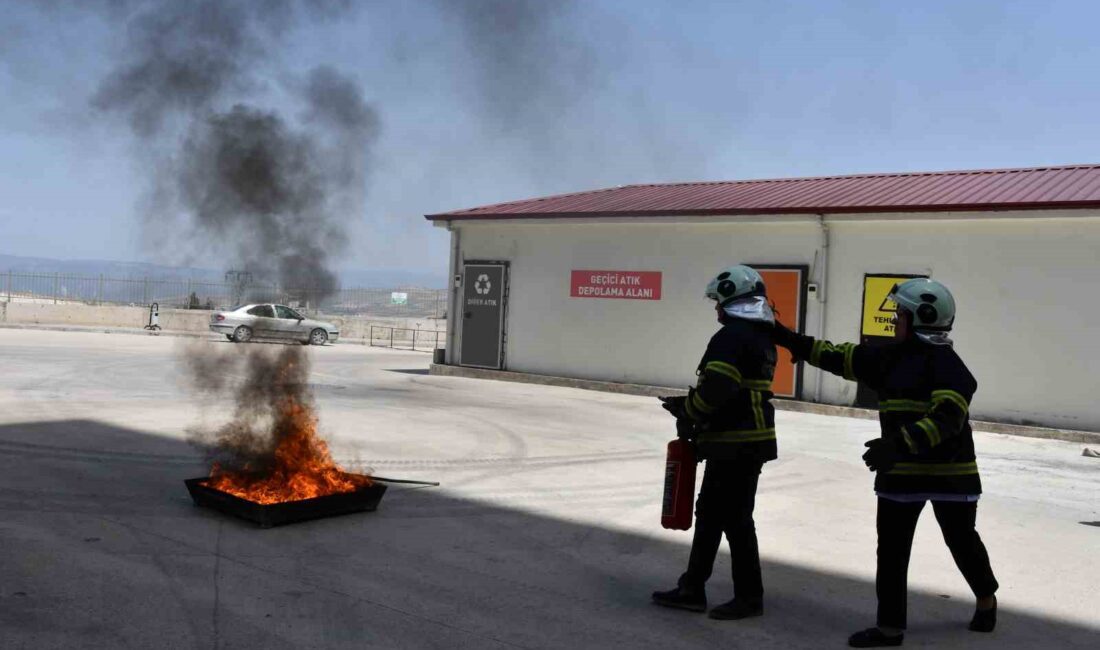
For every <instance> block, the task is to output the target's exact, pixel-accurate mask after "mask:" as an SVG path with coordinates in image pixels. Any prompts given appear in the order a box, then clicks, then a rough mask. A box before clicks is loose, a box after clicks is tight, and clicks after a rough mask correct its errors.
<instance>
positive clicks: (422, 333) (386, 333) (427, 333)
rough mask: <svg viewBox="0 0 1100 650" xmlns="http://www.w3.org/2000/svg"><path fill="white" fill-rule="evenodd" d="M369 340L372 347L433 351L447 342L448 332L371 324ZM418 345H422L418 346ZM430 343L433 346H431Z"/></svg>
mask: <svg viewBox="0 0 1100 650" xmlns="http://www.w3.org/2000/svg"><path fill="white" fill-rule="evenodd" d="M367 340H368V341H369V342H370V346H371V347H372V348H373V347H382V348H395V349H398V350H413V351H416V352H431V351H433V350H436V349H438V348H439V347H440V343H443V342H446V340H447V333H446V332H444V331H440V330H422V329H412V328H410V327H390V326H388V325H371V326H370V337H369V338H368V339H367ZM418 345H419V346H420V347H417V346H418ZM429 345H430V346H431V347H429Z"/></svg>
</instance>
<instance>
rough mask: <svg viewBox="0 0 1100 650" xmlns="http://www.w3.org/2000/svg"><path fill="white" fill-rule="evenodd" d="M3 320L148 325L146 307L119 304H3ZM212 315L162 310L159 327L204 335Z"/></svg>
mask: <svg viewBox="0 0 1100 650" xmlns="http://www.w3.org/2000/svg"><path fill="white" fill-rule="evenodd" d="M4 305H5V307H4V309H3V310H0V321H2V322H5V323H11V324H14V325H88V326H95V327H144V326H145V325H147V324H148V323H149V309H148V308H147V307H122V306H117V305H73V304H68V305H64V304H59V305H43V304H35V303H20V302H12V303H4ZM209 322H210V312H208V311H205V310H198V309H162V310H160V326H161V327H162V328H163V329H166V330H174V331H178V332H203V331H206V328H207V325H208V324H209Z"/></svg>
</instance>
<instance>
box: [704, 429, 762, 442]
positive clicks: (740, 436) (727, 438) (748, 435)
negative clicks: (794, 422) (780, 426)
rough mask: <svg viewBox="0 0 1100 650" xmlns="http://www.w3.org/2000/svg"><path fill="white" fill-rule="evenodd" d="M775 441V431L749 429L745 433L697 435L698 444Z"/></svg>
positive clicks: (709, 432) (720, 432) (710, 432)
mask: <svg viewBox="0 0 1100 650" xmlns="http://www.w3.org/2000/svg"><path fill="white" fill-rule="evenodd" d="M765 440H775V429H774V428H771V429H751V430H746V431H705V432H703V433H700V434H699V442H713V443H733V442H762V441H765Z"/></svg>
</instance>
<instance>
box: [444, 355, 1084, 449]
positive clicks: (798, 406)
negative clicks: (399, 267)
mask: <svg viewBox="0 0 1100 650" xmlns="http://www.w3.org/2000/svg"><path fill="white" fill-rule="evenodd" d="M428 374H430V375H436V376H440V377H466V378H470V379H491V380H496V381H511V382H518V383H524V384H541V385H544V386H560V387H563V388H580V389H582V390H595V391H600V392H604V393H618V394H621V395H639V396H642V397H658V396H663V395H684V394H686V392H687V391H686V390H684V389H683V388H669V387H665V386H649V385H646V384H624V383H618V382H612V381H596V380H593V379H574V378H571V377H556V376H553V375H537V374H533V373H527V372H513V371H510V370H490V369H485V368H467V367H463V366H449V365H442V364H437V363H433V364H431V366H430V367H429V370H428ZM772 404H773V405H774V406H775V408H776V410H777V411H795V412H798V413H812V414H814V415H830V416H834V417H847V418H859V419H861V420H877V419H878V411H875V410H872V409H864V408H856V407H854V406H837V405H835V404H818V403H815V402H800V401H796V400H791V399H781V398H776V399H775V400H774V401H772ZM970 425H971V427H973V428H974V430H976V431H981V432H984V433H1000V434H1004V435H1009V436H1019V437H1023V438H1039V439H1043V440H1062V441H1065V442H1081V443H1086V444H1091V445H1100V433H1097V432H1092V431H1075V430H1072V429H1053V428H1049V427H1034V426H1027V425H1022V424H1009V423H1006V422H988V421H983V420H971V422H970Z"/></svg>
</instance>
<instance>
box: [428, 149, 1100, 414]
mask: <svg viewBox="0 0 1100 650" xmlns="http://www.w3.org/2000/svg"><path fill="white" fill-rule="evenodd" d="M427 218H428V219H429V220H431V221H432V222H433V223H434V224H435V225H436V226H439V227H446V228H447V229H449V230H450V232H451V262H450V263H451V267H450V268H451V270H452V275H453V277H454V281H455V289H454V291H453V293H452V299H451V305H450V309H449V313H450V314H454V315H457V316H459V317H458V318H450V319H448V346H447V350H448V352H447V355H448V357H447V363H448V364H452V365H460V366H462V365H465V366H475V367H492V368H499V369H504V370H511V371H518V372H526V373H535V374H545V375H555V376H563V377H575V378H584V379H595V380H604V381H613V382H626V383H638V384H650V385H658V386H681V387H683V386H688V385H691V384H693V383H694V379H695V378H694V370H695V365H696V363H697V362H698V359H699V357H700V356H701V354H702V352H703V349H704V347H705V345H706V342H707V340H708V339H709V337H710V336H711V335H712V334H713V332H714V331H715V329H716V327H717V324H716V323H715V320H714V312H713V309H712V307H711V304H710V303H709V302H707V301H705V300H704V298H703V287H704V286H705V284H706V283H707V281H708V280H709V279H710V277H712V276H713V274H715V273H716V272H718V271H719V270H720V269H722V268H723V267H725V266H728V265H730V264H733V263H747V264H750V265H754V266H761V267H779V269H777V270H772V271H771V272H770V273H768V275H767V276H766V279H767V280H768V283H769V291H770V292H771V293H772V295H773V297H775V298H777V299H778V301H779V302H780V307H781V310H782V311H783V319H784V320H785V321H787V322H789V323H792V324H797V325H798V326H799V327H800V329H802V330H803V331H805V332H807V333H809V334H812V335H814V336H819V337H821V336H823V337H824V338H827V339H829V340H832V341H834V342H840V341H856V340H860V338H861V337H873V336H875V335H882V334H884V333H886V332H887V330H888V329H889V327H890V322H889V320H890V314H889V309H890V307H891V305H889V304H883V300H882V299H883V297H884V296H885V293H886V292H887V291H888V290H889V288H890V287H891V286H892V285H893V282H894V281H895V280H894V279H893V278H895V277H904V276H913V275H924V276H931V277H934V278H935V279H937V280H940V281H941V282H944V283H945V284H946V285H947V286H948V287H950V289H951V290H952V292H953V293H954V294H955V298H956V301H957V303H958V317H957V320H956V326H955V332H954V335H953V338H954V339H955V341H956V349H957V350H958V351H959V353H960V355H961V356H962V358H963V359H964V360H965V361H966V362H967V364H968V365H969V366H970V369H971V371H972V372H973V373H974V375H975V376H976V377H977V379H978V393H977V395H976V397H975V400H974V404H973V407H972V411H973V414H974V416H975V417H977V418H980V419H989V420H996V421H1002V422H1010V423H1022V424H1039V425H1046V426H1054V427H1062V428H1071V429H1086V430H1100V399H1098V398H1097V387H1096V382H1095V380H1094V378H1093V375H1092V364H1093V363H1098V362H1100V339H1098V338H1097V336H1096V334H1095V331H1096V328H1095V325H1096V323H1097V322H1098V321H1097V319H1096V318H1094V316H1097V315H1100V307H1098V306H1097V302H1096V300H1095V299H1094V293H1093V292H1094V291H1095V290H1096V287H1098V286H1100V261H1098V252H1100V165H1088V166H1074V167H1057V168H1039V169H1014V170H993V171H960V172H940V173H927V174H883V175H864V176H846V177H830V178H806V179H786V180H758V181H736V182H722V183H683V184H669V185H631V186H625V187H617V188H610V189H604V190H596V191H591V192H580V193H576V194H568V195H562V196H555V197H547V198H540V199H532V200H526V201H517V202H512V203H503V204H498V205H491V206H486V207H481V208H474V209H470V210H460V211H456V212H449V213H444V214H435V215H428V216H427ZM876 275H886V276H891V277H888V278H883V279H878V278H875V277H873V276H876ZM865 294H866V295H865ZM789 371H790V372H791V375H790V376H788V377H784V378H783V379H782V380H780V379H777V388H776V392H777V393H778V394H784V393H785V394H788V395H791V396H797V397H800V398H801V399H804V400H808V401H820V402H825V403H831V404H842V405H851V404H853V403H856V398H857V388H856V386H855V385H854V384H852V383H849V382H846V381H844V380H843V379H840V378H837V377H833V376H831V375H826V376H824V377H822V375H821V373H820V372H819V371H818V370H816V369H814V368H805V369H794V368H793V367H791V368H790V369H789ZM781 384H782V385H781ZM871 399H872V400H873V396H872V397H871ZM866 401H867V399H866V397H865V396H863V395H861V396H860V400H859V402H860V403H861V404H862V403H865V402H866Z"/></svg>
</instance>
